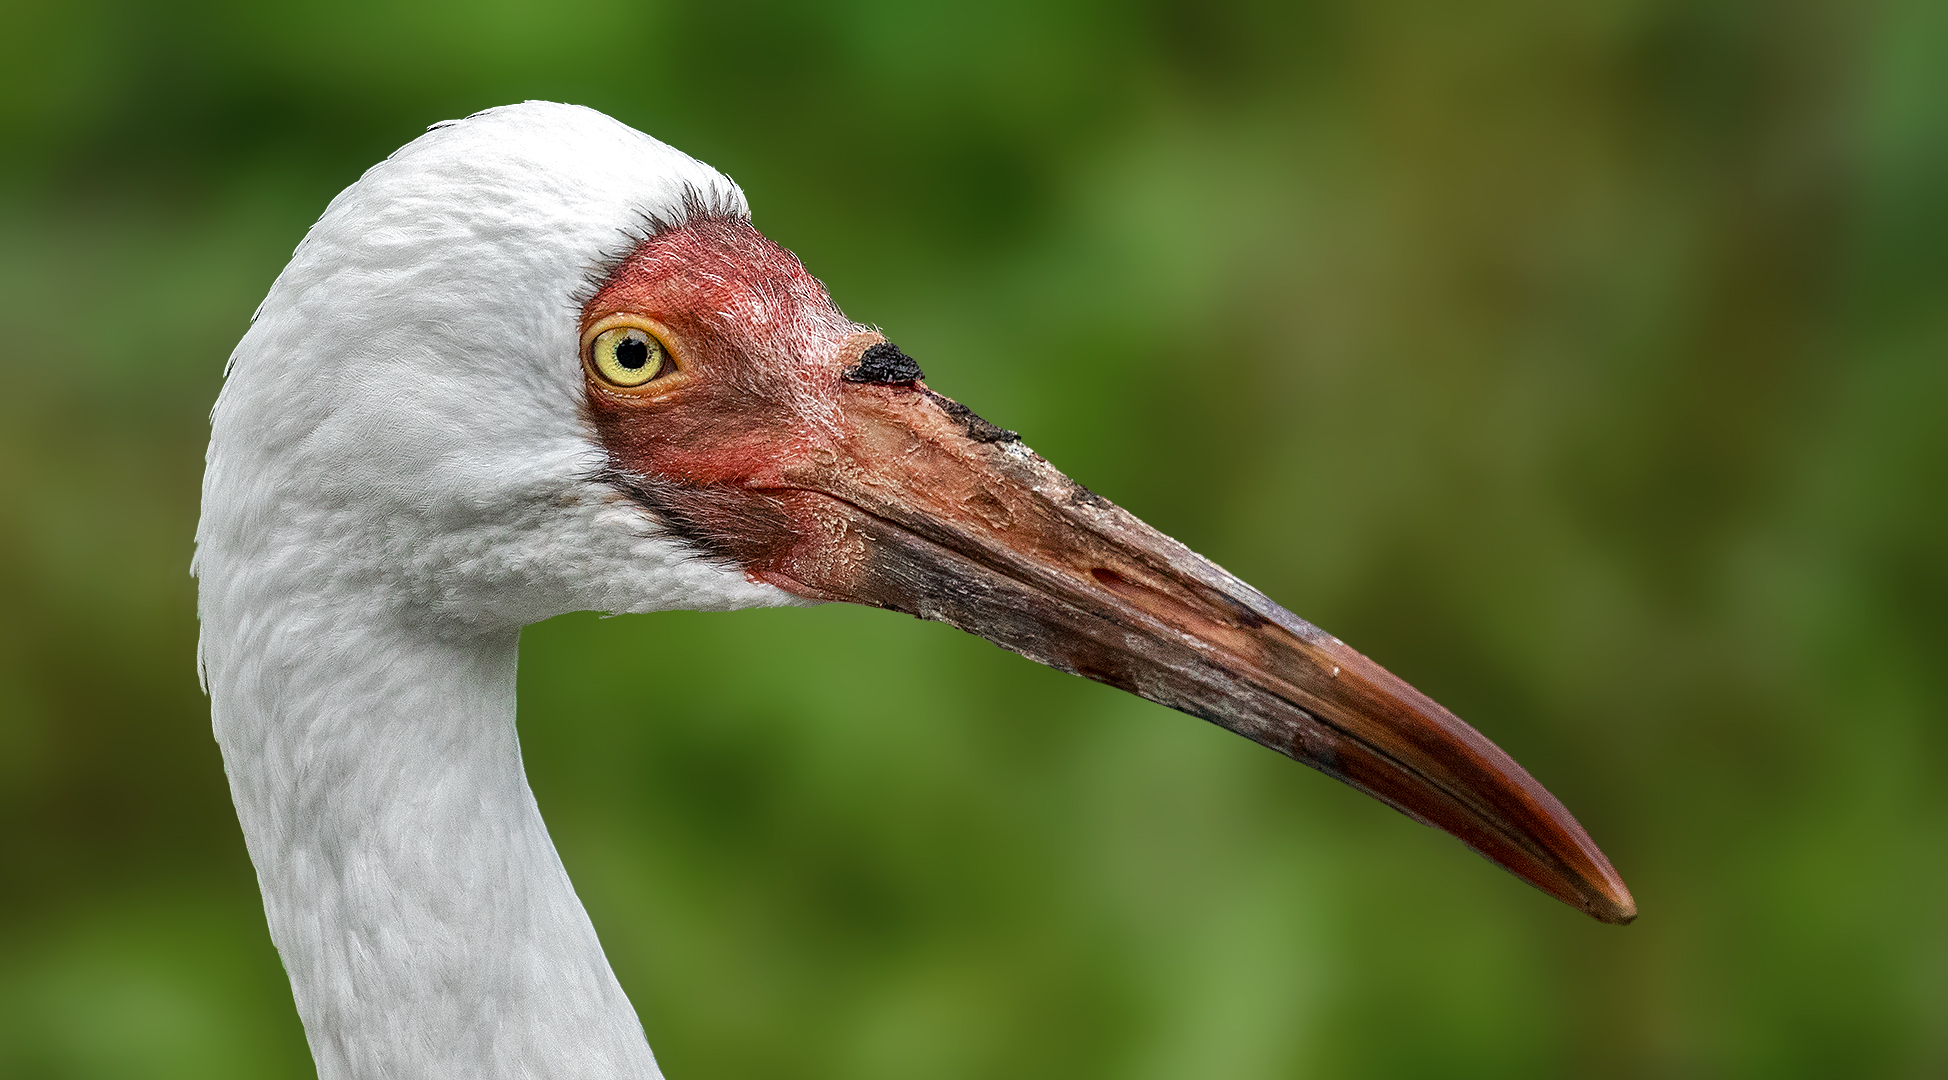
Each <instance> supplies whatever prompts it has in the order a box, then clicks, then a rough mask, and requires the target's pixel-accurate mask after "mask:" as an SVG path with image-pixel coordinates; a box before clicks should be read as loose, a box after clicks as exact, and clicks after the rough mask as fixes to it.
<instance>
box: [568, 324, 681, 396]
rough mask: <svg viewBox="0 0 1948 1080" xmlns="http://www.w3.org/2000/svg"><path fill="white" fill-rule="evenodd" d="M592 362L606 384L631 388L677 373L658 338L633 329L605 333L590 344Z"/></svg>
mask: <svg viewBox="0 0 1948 1080" xmlns="http://www.w3.org/2000/svg"><path fill="white" fill-rule="evenodd" d="M588 348H589V363H590V364H591V365H592V366H594V368H595V373H596V374H597V375H600V376H602V379H603V381H604V382H608V383H612V384H614V385H616V386H622V387H631V386H641V385H642V384H644V383H646V382H648V381H650V380H651V379H654V378H656V377H657V376H658V375H666V374H668V373H670V372H672V371H675V370H676V365H674V364H672V363H670V353H669V350H668V349H665V348H664V347H663V343H662V342H660V341H658V340H656V337H655V335H653V334H651V333H650V332H649V331H647V330H643V329H640V328H638V327H634V326H617V327H613V328H611V329H608V330H604V331H602V332H601V333H600V334H597V335H596V336H595V340H594V341H592V342H590V343H589V347H588Z"/></svg>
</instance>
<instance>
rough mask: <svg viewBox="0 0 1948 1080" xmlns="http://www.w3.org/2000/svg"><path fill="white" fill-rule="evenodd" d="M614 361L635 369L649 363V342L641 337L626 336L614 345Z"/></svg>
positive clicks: (632, 369) (631, 369)
mask: <svg viewBox="0 0 1948 1080" xmlns="http://www.w3.org/2000/svg"><path fill="white" fill-rule="evenodd" d="M616 363H618V364H621V365H622V366H623V367H626V368H628V369H629V370H630V371H635V370H636V369H637V368H640V367H642V366H643V365H644V364H647V363H649V342H647V341H644V340H642V339H641V338H626V339H624V340H623V341H622V343H621V344H619V345H617V346H616Z"/></svg>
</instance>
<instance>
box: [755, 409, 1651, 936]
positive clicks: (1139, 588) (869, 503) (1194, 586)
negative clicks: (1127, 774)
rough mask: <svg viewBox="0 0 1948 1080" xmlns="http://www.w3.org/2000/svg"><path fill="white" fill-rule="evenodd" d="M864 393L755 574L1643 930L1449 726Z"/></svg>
mask: <svg viewBox="0 0 1948 1080" xmlns="http://www.w3.org/2000/svg"><path fill="white" fill-rule="evenodd" d="M856 393H857V395H858V396H857V397H856V398H854V399H853V400H852V401H850V402H849V403H848V406H847V408H846V410H845V420H844V421H843V422H842V424H841V427H842V429H843V430H842V431H841V432H840V437H839V440H838V442H837V444H836V445H837V447H838V448H837V450H836V451H834V452H821V453H815V454H807V455H804V456H802V457H800V458H798V459H797V461H796V462H795V463H794V464H793V465H791V466H790V467H789V468H787V469H786V471H785V473H784V476H783V483H782V484H781V485H777V484H775V481H774V482H772V483H766V484H764V485H762V493H763V495H764V496H765V497H766V498H767V500H768V501H770V502H771V507H772V509H771V511H770V512H771V513H777V514H781V515H783V516H784V517H788V518H790V519H792V520H793V521H794V522H796V523H797V528H796V533H797V535H798V536H800V537H802V538H803V539H802V540H800V541H799V542H797V543H795V544H793V545H792V546H790V547H789V549H788V550H785V551H782V552H780V553H778V554H777V555H776V556H775V557H774V558H772V559H771V560H769V561H768V563H767V564H766V565H762V566H759V567H756V568H754V572H756V573H757V576H759V577H761V578H764V579H766V580H769V581H772V582H773V583H775V584H777V585H779V586H781V587H783V588H786V589H788V590H791V591H793V592H796V593H799V594H801V595H804V596H808V597H814V598H818V599H828V600H847V601H852V602H855V603H861V604H870V605H874V606H877V607H884V608H891V609H894V610H896V611H904V612H907V613H909V614H912V615H917V616H919V617H921V618H925V619H935V620H939V621H941V622H945V623H949V624H952V625H954V626H957V627H960V628H961V629H963V630H966V631H968V632H969V633H973V634H978V635H980V636H981V637H984V638H987V639H988V640H989V641H992V642H994V643H995V644H997V645H1000V646H1001V647H1003V648H1006V649H1010V650H1013V651H1014V652H1018V653H1020V654H1022V655H1023V656H1026V657H1029V658H1030V659H1033V660H1037V661H1039V662H1041V663H1044V664H1047V665H1049V666H1051V667H1055V668H1059V669H1061V670H1063V671H1067V672H1072V673H1074V674H1077V675H1081V676H1084V677H1086V678H1090V679H1094V680H1096V681H1097V682H1102V683H1107V684H1109V685H1111V686H1115V687H1118V688H1121V689H1123V690H1127V691H1129V692H1131V693H1133V694H1137V695H1139V696H1141V697H1144V698H1148V699H1149V700H1151V701H1154V702H1157V703H1159V704H1163V705H1168V706H1170V707H1171V708H1173V709H1179V710H1181V711H1183V712H1187V713H1189V714H1191V715H1192V716H1198V717H1202V718H1204V719H1206V720H1209V721H1211V722H1212V723H1215V724H1218V725H1221V726H1223V727H1225V728H1228V729H1230V730H1232V731H1235V732H1237V733H1238V734H1240V735H1243V736H1245V737H1246V738H1248V739H1251V740H1252V741H1253V742H1257V743H1259V744H1261V745H1264V746H1268V747H1271V748H1272V749H1274V750H1277V751H1278V752H1279V753H1281V754H1285V755H1286V756H1288V757H1291V758H1293V759H1294V760H1297V761H1301V762H1304V763H1305V764H1307V765H1310V766H1312V767H1313V768H1315V769H1318V770H1319V771H1320V772H1323V773H1326V774H1327V775H1329V776H1333V777H1337V778H1338V779H1340V780H1343V781H1345V782H1346V783H1348V784H1351V785H1352V786H1353V787H1356V788H1358V789H1360V790H1361V791H1364V792H1366V793H1367V794H1369V795H1372V796H1374V797H1375V798H1377V799H1380V800H1381V801H1383V802H1385V803H1387V804H1388V805H1390V806H1393V807H1394V808H1396V809H1398V810H1400V811H1401V812H1402V813H1404V814H1407V815H1408V816H1409V817H1412V818H1414V819H1415V820H1418V821H1421V822H1423V823H1425V824H1429V825H1433V826H1436V827H1438V828H1441V829H1445V830H1447V831H1448V832H1450V833H1453V834H1454V835H1455V836H1457V837H1459V838H1460V839H1461V840H1462V842H1464V843H1466V844H1467V845H1468V846H1469V847H1472V848H1474V849H1475V850H1476V851H1477V852H1479V853H1481V854H1482V855H1484V856H1486V857H1487V858H1488V859H1490V860H1491V861H1493V862H1495V863H1496V864H1498V865H1500V866H1502V867H1503V868H1505V869H1507V870H1508V871H1510V872H1511V873H1513V874H1515V875H1517V876H1518V877H1521V878H1522V879H1524V880H1526V881H1528V882H1530V883H1531V884H1533V885H1535V886H1536V887H1537V888H1539V889H1541V890H1543V891H1544V892H1547V893H1549V894H1550V895H1552V896H1554V897H1556V898H1558V899H1560V900H1562V901H1563V902H1565V903H1567V904H1571V905H1574V906H1575V907H1578V908H1581V909H1582V910H1584V911H1586V912H1588V913H1589V914H1590V915H1592V916H1594V917H1595V918H1597V919H1600V920H1602V921H1603V922H1608V923H1627V922H1629V921H1631V920H1632V919H1634V918H1635V917H1636V914H1637V907H1636V903H1635V901H1634V900H1633V899H1632V898H1631V895H1630V890H1629V889H1628V888H1626V887H1625V886H1624V883H1623V880H1622V878H1620V877H1618V876H1617V872H1616V871H1615V870H1614V869H1613V868H1612V867H1611V866H1610V863H1609V860H1607V859H1605V858H1604V856H1603V853H1602V852H1601V851H1600V850H1598V849H1597V846H1596V845H1595V843H1593V842H1592V841H1591V840H1590V838H1589V835H1588V834H1587V833H1585V832H1584V831H1583V828H1582V826H1581V825H1579V824H1578V823H1577V822H1576V819H1575V818H1574V817H1572V816H1570V813H1569V811H1568V810H1566V809H1564V808H1563V805H1562V804H1561V803H1560V802H1558V801H1557V800H1556V798H1555V797H1554V796H1553V795H1551V794H1549V792H1548V791H1546V790H1544V789H1543V787H1542V785H1540V784H1538V783H1536V782H1535V780H1534V779H1533V778H1531V777H1530V776H1529V774H1528V773H1527V772H1526V771H1524V770H1523V768H1522V767H1521V766H1520V765H1517V764H1516V763H1515V762H1514V761H1513V760H1512V759H1511V758H1509V756H1508V755H1507V754H1505V753H1503V752H1502V751H1501V750H1500V749H1499V748H1497V747H1496V746H1495V745H1494V744H1493V743H1491V742H1489V741H1488V740H1487V739H1486V738H1483V737H1482V736H1481V734H1480V733H1479V732H1477V731H1475V730H1474V729H1473V728H1471V727H1469V726H1468V725H1467V724H1464V723H1462V722H1461V720H1460V719H1459V718H1457V717H1456V716H1455V715H1454V714H1453V713H1450V712H1448V711H1447V710H1446V709H1444V708H1442V707H1441V706H1440V705H1439V704H1436V703H1435V702H1434V701H1432V700H1431V699H1429V698H1428V697H1427V696H1426V695H1424V694H1422V693H1420V692H1419V691H1418V690H1415V689H1414V688H1413V687H1411V686H1409V685H1407V684H1406V683H1405V682H1403V681H1401V680H1400V679H1398V678H1395V677H1394V676H1393V675H1392V674H1390V673H1388V672H1387V671H1386V670H1385V669H1383V668H1381V667H1380V666H1379V665H1378V664H1375V663H1373V662H1372V661H1371V660H1368V659H1367V658H1366V657H1364V656H1361V655H1360V654H1359V653H1357V652H1354V651H1353V650H1352V649H1350V648H1348V647H1347V646H1346V645H1345V644H1344V643H1342V642H1340V641H1339V640H1338V639H1337V638H1334V637H1332V636H1331V635H1329V634H1326V633H1324V632H1322V631H1320V630H1319V629H1317V628H1316V627H1314V626H1312V625H1311V624H1309V623H1307V622H1305V621H1304V620H1302V619H1300V618H1298V617H1297V616H1295V615H1293V614H1292V613H1291V612H1289V611H1286V610H1285V609H1284V608H1282V607H1279V606H1278V605H1277V604H1274V603H1272V602H1271V601H1270V600H1268V599H1266V598H1265V596H1263V595H1262V594H1260V593H1259V592H1258V591H1257V590H1256V589H1253V588H1252V587H1251V586H1249V585H1246V584H1245V583H1244V582H1242V581H1239V580H1238V579H1237V578H1234V577H1232V576H1231V575H1230V574H1228V573H1226V572H1224V571H1223V570H1222V569H1220V568H1218V567H1217V566H1216V565H1214V564H1213V563H1211V562H1210V561H1209V560H1207V559H1204V558H1202V557H1201V556H1199V555H1197V554H1196V553H1195V552H1192V551H1191V550H1190V549H1188V548H1186V547H1184V546H1183V545H1182V544H1179V543H1178V542H1176V541H1175V540H1172V539H1171V538H1170V537H1168V536H1165V535H1163V534H1162V533H1160V532H1158V531H1157V530H1155V529H1152V528H1150V527H1149V526H1148V525H1145V524H1144V523H1143V522H1142V521H1139V520H1138V519H1137V518H1135V517H1134V516H1132V515H1130V514H1129V513H1126V512H1125V511H1123V510H1122V509H1120V508H1118V507H1116V506H1115V505H1113V504H1111V503H1110V502H1109V501H1107V500H1105V499H1102V498H1100V497H1098V496H1096V495H1094V494H1093V493H1091V492H1089V491H1088V490H1087V489H1085V488H1083V487H1081V486H1079V485H1077V484H1075V483H1073V482H1072V481H1070V480H1069V479H1068V478H1067V477H1065V476H1063V475H1062V474H1061V473H1060V472H1058V471H1057V470H1056V469H1055V468H1054V467H1053V466H1051V465H1050V464H1049V463H1048V462H1047V461H1045V460H1043V459H1042V458H1041V457H1040V456H1039V455H1037V454H1035V453H1033V452H1032V451H1030V450H1029V449H1028V448H1027V447H1026V446H1024V445H1022V443H1021V442H1020V441H1019V440H1018V439H1017V438H1016V437H1015V436H1014V434H1013V433H1012V432H1005V431H1001V430H1000V429H997V428H995V427H993V426H992V425H989V424H987V423H986V422H985V421H982V420H980V418H978V417H975V416H973V415H972V414H971V413H969V412H968V411H967V410H966V409H965V408H963V407H961V406H959V405H957V404H955V403H953V402H951V401H948V400H947V399H945V398H942V397H939V396H938V395H935V394H933V393H932V392H931V391H928V390H926V389H925V388H924V385H923V384H915V385H911V386H906V387H885V386H862V387H858V388H857V389H856ZM774 485H775V486H774Z"/></svg>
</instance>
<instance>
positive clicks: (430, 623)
mask: <svg viewBox="0 0 1948 1080" xmlns="http://www.w3.org/2000/svg"><path fill="white" fill-rule="evenodd" d="M686 187H687V188H690V189H696V190H701V191H704V192H709V193H715V194H716V195H717V197H718V198H719V200H720V201H725V202H730V203H733V204H735V205H738V206H742V205H743V194H742V192H740V191H738V189H737V188H736V186H735V185H733V184H732V183H731V182H730V180H728V179H727V178H725V177H724V176H722V175H721V174H719V173H718V172H716V171H715V170H713V169H711V168H709V167H708V166H706V165H703V164H701V163H699V162H697V161H695V160H693V159H691V158H689V157H687V156H685V155H683V154H681V153H678V152H677V151H675V150H672V149H671V148H669V147H667V146H665V145H663V144H662V143H660V142H657V141H656V140H654V139H651V138H649V137H648V136H645V135H643V134H641V133H639V132H636V131H634V130H632V129H630V128H628V127H626V126H624V125H622V124H620V123H617V122H616V121H614V120H611V119H609V118H608V117H606V116H603V115H601V114H600V113H596V112H594V111H591V110H588V109H583V108H578V107H573V106H566V105H555V104H546V103H540V102H530V103H528V104H524V105H515V106H509V107H506V108H500V109H493V110H489V111H487V112H484V113H480V114H478V115H476V116H473V117H469V118H468V119H466V120H462V121H457V122H454V123H449V124H442V125H438V126H436V127H435V128H433V129H432V130H430V131H428V132H427V133H426V134H425V135H423V136H421V137H420V138H418V139H416V140H414V141H413V142H412V143H411V144H409V145H408V146H406V147H404V148H402V149H401V150H399V151H398V152H397V153H395V154H393V155H392V156H391V157H390V158H388V159H387V160H385V161H384V162H381V163H380V164H378V165H376V166H374V167H373V168H372V169H371V170H369V171H368V172H367V173H366V174H365V175H364V176H362V177H360V179H359V180H358V182H357V183H355V184H353V185H352V186H351V187H349V188H347V189H346V190H345V191H344V192H343V193H341V194H340V195H339V196H338V197H337V198H336V199H334V200H332V203H331V205H330V207H329V208H328V209H327V210H326V211H325V213H324V216H323V217H322V218H321V219H320V220H319V221H318V223H317V225H315V226H314V227H313V228H312V229H311V231H310V233H309V234H308V235H307V236H306V237H305V239H304V241H303V243H301V244H300V245H299V246H298V248H297V251H296V253H295V255H294V256H293V257H292V260H291V263H290V265H289V266H288V267H287V268H286V269H285V271H284V272H283V273H282V274H281V275H280V276H279V277H278V279H277V282H276V284H275V285H273V286H272V288H271V290H270V294H269V296H267V297H266V298H265V300H264V302H263V305H262V306H261V307H260V308H259V309H258V311H257V314H256V316H255V318H254V319H253V321H252V323H251V327H250V330H249V332H248V333H247V334H246V335H245V336H244V338H243V340H242V341H241V342H240V343H239V344H238V346H237V349H236V352H235V353H234V354H232V356H231V358H230V365H229V373H228V377H227V379H226V381H225V383H224V387H223V393H222V396H221V397H220V398H219V399H218V401H217V405H216V409H215V412H214V413H213V415H212V423H211V426H212V431H211V439H210V451H209V458H208V466H207V472H206V474H205V478H204V484H203V515H202V520H201V522H200V524H199V526H198V529H197V536H196V542H197V550H196V560H195V565H194V572H195V574H196V576H197V578H198V581H199V585H200V598H199V613H200V616H201V618H202V625H203V630H202V643H201V649H200V652H201V657H200V662H201V665H202V669H203V672H204V677H205V680H206V686H207V689H208V691H209V694H210V703H211V712H212V715H213V718H214V722H215V728H216V736H217V741H218V743H219V744H220V745H221V746H222V748H223V760H224V767H225V770H226V771H227V773H228V775H229V778H230V785H231V791H232V794H233V796H234V798H235V801H236V805H237V814H238V818H239V819H240V821H241V822H242V824H243V829H244V836H245V839H246V841H247V843H248V845H249V848H250V855H251V859H252V861H253V862H254V863H255V865H256V867H257V875H258V881H259V884H260V885H261V886H262V889H263V893H264V901H265V912H266V915H267V916H268V918H269V922H270V929H271V936H272V938H273V939H274V940H275V941H276V943H277V947H278V950H279V952H280V953H281V954H282V956H283V958H284V964H285V967H286V969H287V970H288V971H289V973H290V976H291V984H292V990H293V992H294V994H295V996H296V999H297V1004H298V1011H299V1013H300V1014H301V1015H302V1017H303V1019H304V1025H305V1033H306V1035H307V1037H308V1038H309V1039H310V1042H311V1046H312V1050H313V1052H314V1054H315V1055H316V1056H317V1059H318V1065H319V1071H320V1074H321V1075H322V1076H323V1077H326V1078H328V1080H336V1078H339V1077H421V1076H424V1077H435V1076H438V1077H462V1076H467V1077H500V1076H508V1077H517V1076H519V1077H527V1076H533V1077H549V1078H555V1077H562V1078H567V1077H589V1078H596V1077H602V1078H616V1077H653V1076H657V1075H659V1074H658V1072H657V1069H656V1063H655V1061H654V1059H653V1058H652V1057H651V1055H650V1051H649V1048H648V1045H647V1044H646V1043H645V1041H644V1038H643V1034H642V1027H641V1025H640V1023H639V1022H638V1021H637V1019H636V1015H635V1013H634V1012H633V1011H632V1010H631V1008H630V1005H629V1002H628V1001H627V1000H626V999H625V998H624V997H623V994H622V990H621V988H620V987H618V986H617V984H616V981H615V977H614V976H613V975H612V974H611V973H610V970H609V966H608V963H607V961H606V960H605V958H604V957H603V954H602V950H601V947H600V945H599V944H598V943H597V941H596V938H595V933H594V931H593V929H592V928H591V927H590V925H589V921H588V917H587V915H586V914H584V912H583V910H582V906H581V903H580V902H579V901H578V900H577V899H576V897H575V893H574V890H573V888H572V887H571V886H570V884H569V882H568V878H567V876H566V875H565V874H564V873H563V871H562V868H561V864H560V862H559V860H558V859H557V858H556V856H555V852H554V848H553V846H552V845H551V843H550V841H549V839H548V833H547V829H546V828H545V827H544V826H543V824H542V821H541V818H540V815H539V814H538V812H537V811H536V809H535V804H534V798H533V796H532V795H531V794H530V792H529V790H528V785H527V780H526V778H525V776H524V774H523V772H522V768H521V756H520V748H519V745H518V743H517V741H516V738H515V729H514V671H515V657H516V652H517V641H518V637H519V633H520V628H521V626H523V625H524V624H526V623H529V622H534V621H537V620H540V619H544V618H547V617H549V616H551V615H555V614H558V613H561V612H566V611H577V610H585V609H594V610H602V611H618V612H623V611H654V610H661V609H672V608H703V609H729V608H743V607H755V606H764V605H776V604H790V603H800V602H802V601H799V600H797V599H796V598H794V597H792V596H791V595H790V594H788V593H785V592H783V591H781V590H779V589H776V588H773V587H772V586H769V585H763V584H755V583H753V582H751V581H749V580H747V579H746V577H745V576H744V575H742V574H739V573H736V572H734V571H730V570H726V569H723V568H721V567H720V566H718V565H716V564H713V563H711V562H708V561H703V560H698V559H696V558H694V557H692V556H690V555H689V554H688V553H686V552H685V551H683V550H682V549H681V548H680V547H679V546H678V545H677V544H675V543H673V542H671V541H668V540H664V539H660V538H659V537H657V536H656V535H655V533H654V530H653V528H650V527H648V524H649V523H648V522H647V521H646V519H645V517H644V516H643V514H642V513H641V512H640V511H639V510H637V509H636V508H635V507H633V506H631V505H629V504H627V503H626V502H623V501H621V500H620V499H618V497H617V496H616V494H615V492H614V491H613V490H612V489H611V488H608V487H606V486H604V485H602V484H601V483H599V482H598V480H596V479H595V478H596V476H597V474H598V473H599V472H600V470H601V468H602V466H603V463H604V455H603V452H602V449H601V448H600V446H598V445H597V444H596V441H595V439H594V436H593V434H592V432H591V431H590V429H589V427H588V424H587V422H586V421H585V419H584V418H583V416H582V410H581V393H582V374H581V366H580V364H579V362H578V359H577V354H578V345H577V340H576V314H577V307H578V299H577V298H578V296H580V295H581V294H583V293H585V292H586V290H587V287H588V279H589V275H590V273H591V272H592V271H594V270H595V269H596V268H598V267H599V266H601V265H602V263H603V262H604V260H605V259H607V258H610V257H613V256H614V255H615V254H616V252H617V250H618V248H619V247H622V246H625V245H626V243H627V240H628V238H629V237H630V236H631V235H632V233H636V232H639V231H640V230H641V229H642V227H643V226H644V224H645V222H646V221H648V220H649V218H650V217H651V216H657V217H661V218H665V219H668V218H672V217H680V216H681V214H682V210H683V207H682V196H683V192H684V190H685V189H686Z"/></svg>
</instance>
